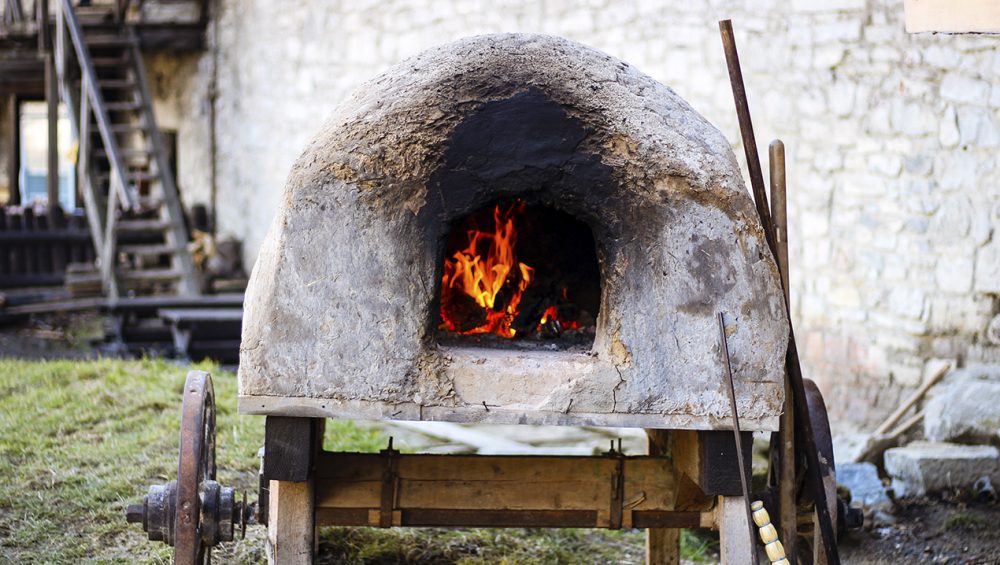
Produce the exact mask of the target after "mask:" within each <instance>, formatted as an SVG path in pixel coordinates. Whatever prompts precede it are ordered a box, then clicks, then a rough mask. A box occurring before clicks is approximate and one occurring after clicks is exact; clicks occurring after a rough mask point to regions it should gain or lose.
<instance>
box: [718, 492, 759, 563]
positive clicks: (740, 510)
mask: <svg viewBox="0 0 1000 565" xmlns="http://www.w3.org/2000/svg"><path fill="white" fill-rule="evenodd" d="M716 521H717V522H718V524H719V562H720V563H721V564H722V565H745V564H746V563H751V562H752V561H751V560H752V559H753V557H752V556H753V552H755V551H757V547H756V545H755V544H754V540H753V538H751V537H750V530H748V529H747V513H746V502H745V501H744V500H743V497H742V496H720V497H719V502H718V507H717V509H716Z"/></svg>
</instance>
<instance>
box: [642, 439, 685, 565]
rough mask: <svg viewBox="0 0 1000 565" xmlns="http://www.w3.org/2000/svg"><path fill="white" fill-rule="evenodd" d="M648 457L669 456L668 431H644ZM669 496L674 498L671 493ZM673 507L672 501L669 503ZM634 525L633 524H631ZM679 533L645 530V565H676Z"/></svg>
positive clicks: (665, 530) (674, 494)
mask: <svg viewBox="0 0 1000 565" xmlns="http://www.w3.org/2000/svg"><path fill="white" fill-rule="evenodd" d="M646 437H647V446H648V452H649V454H650V455H656V456H669V455H670V431H669V430H646ZM669 496H671V497H675V496H676V493H675V492H671V493H669ZM671 507H673V501H671ZM633 525H634V524H633ZM680 534H681V531H680V530H679V529H676V528H649V529H647V530H646V564H647V565H678V564H679V563H680V559H681V547H680V540H681V536H680Z"/></svg>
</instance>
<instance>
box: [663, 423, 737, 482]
mask: <svg viewBox="0 0 1000 565" xmlns="http://www.w3.org/2000/svg"><path fill="white" fill-rule="evenodd" d="M672 433H673V449H674V452H673V454H672V455H673V458H674V461H675V464H676V465H677V469H678V471H680V472H682V473H684V474H686V475H687V476H688V477H689V478H690V479H691V481H693V482H694V483H695V484H696V485H698V487H699V488H701V490H702V491H703V492H704V493H705V494H707V495H712V496H715V495H726V496H736V495H740V494H742V492H743V488H742V487H741V484H740V475H739V464H737V462H736V441H735V439H734V438H733V432H731V431H728V432H727V431H722V430H697V431H692V430H675V431H673V432H672ZM742 443H743V450H744V453H743V458H744V460H745V462H746V463H747V472H749V463H750V452H751V447H752V444H753V434H752V433H751V432H743V441H742Z"/></svg>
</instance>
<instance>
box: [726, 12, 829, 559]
mask: <svg viewBox="0 0 1000 565" xmlns="http://www.w3.org/2000/svg"><path fill="white" fill-rule="evenodd" d="M719 32H720V33H721V35H722V46H723V48H724V50H725V53H726V63H727V64H728V66H729V80H730V83H731V84H732V88H733V98H734V99H735V101H736V114H737V117H738V118H739V122H740V132H741V134H742V136H743V145H744V150H745V151H746V154H747V161H748V162H747V168H748V169H749V170H750V184H751V185H752V187H753V194H754V201H755V203H756V206H757V215H758V216H759V217H760V223H761V225H762V226H763V228H764V236H765V239H766V240H767V244H768V247H770V249H771V254H772V256H774V257H777V248H776V245H775V242H774V226H773V224H772V223H771V214H770V212H769V211H768V206H767V195H766V194H765V193H764V180H763V174H762V173H761V170H760V160H759V158H758V157H757V146H756V141H754V136H753V124H751V122H750V109H749V105H748V103H747V97H746V88H745V86H744V85H743V73H742V71H741V70H740V59H739V55H738V53H737V51H736V37H735V35H734V34H733V24H732V22H731V21H730V20H722V21H720V22H719ZM788 314H789V315H788V350H787V351H786V352H785V370H786V371H787V372H788V378H789V384H790V385H791V389H792V400H793V402H794V405H795V414H796V418H797V421H798V424H799V426H801V430H800V431H801V432H802V445H803V447H804V451H805V456H806V471H807V472H808V473H809V475H810V478H811V479H812V483H813V485H815V487H814V489H813V493H812V495H813V501H814V502H815V505H816V514H817V516H818V518H819V520H818V521H819V533H820V539H819V540H817V541H821V542H822V544H823V551H824V553H825V555H826V559H827V565H840V554H839V553H838V551H837V538H836V536H835V535H834V531H833V518H832V517H831V516H830V506H829V504H828V503H827V496H826V489H825V488H823V485H824V483H823V477H822V474H821V470H820V469H821V467H820V464H819V452H818V451H817V449H816V442H815V436H814V435H813V429H812V421H811V420H810V419H809V408H808V405H807V404H806V391H805V387H804V385H803V384H802V365H801V363H800V362H799V349H798V346H797V345H796V343H795V330H794V329H793V328H792V318H791V312H788Z"/></svg>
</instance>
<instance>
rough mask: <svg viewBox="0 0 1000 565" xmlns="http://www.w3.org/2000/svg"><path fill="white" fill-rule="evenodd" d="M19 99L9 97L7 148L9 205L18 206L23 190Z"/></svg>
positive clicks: (12, 96) (13, 96)
mask: <svg viewBox="0 0 1000 565" xmlns="http://www.w3.org/2000/svg"><path fill="white" fill-rule="evenodd" d="M17 106H18V99H17V96H16V95H14V94H11V95H10V96H8V97H7V120H8V123H10V128H9V129H8V130H7V131H8V132H9V133H8V137H7V148H8V151H10V153H9V154H8V157H9V158H8V159H7V184H8V186H9V187H10V200H9V201H8V202H7V204H11V205H17V204H20V203H21V190H20V187H18V178H17V177H18V167H19V165H20V153H21V151H20V147H19V145H20V139H19V136H18V134H19V132H20V130H21V125H20V123H19V120H18V118H19V117H20V112H19V111H18V108H17Z"/></svg>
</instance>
